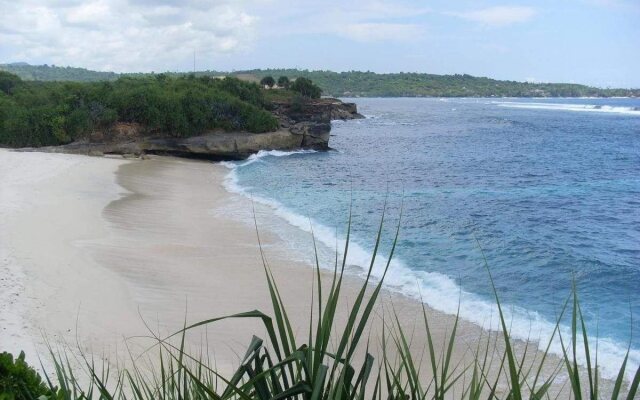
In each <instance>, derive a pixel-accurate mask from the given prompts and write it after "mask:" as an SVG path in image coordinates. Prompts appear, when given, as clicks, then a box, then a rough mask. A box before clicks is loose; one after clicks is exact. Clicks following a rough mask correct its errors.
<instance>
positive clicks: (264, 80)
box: [260, 76, 276, 88]
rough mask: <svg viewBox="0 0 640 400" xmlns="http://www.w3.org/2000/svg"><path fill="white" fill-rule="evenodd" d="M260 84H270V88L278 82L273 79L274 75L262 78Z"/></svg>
mask: <svg viewBox="0 0 640 400" xmlns="http://www.w3.org/2000/svg"><path fill="white" fill-rule="evenodd" d="M260 84H261V85H262V86H269V87H270V88H271V87H273V85H275V84H276V80H275V79H273V76H265V77H264V78H262V80H261V81H260Z"/></svg>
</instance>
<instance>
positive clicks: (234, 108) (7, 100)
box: [0, 72, 278, 147]
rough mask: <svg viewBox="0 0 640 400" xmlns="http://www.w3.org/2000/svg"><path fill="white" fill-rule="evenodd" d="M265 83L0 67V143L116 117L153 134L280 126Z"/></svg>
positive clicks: (83, 131)
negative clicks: (48, 73) (109, 77)
mask: <svg viewBox="0 0 640 400" xmlns="http://www.w3.org/2000/svg"><path fill="white" fill-rule="evenodd" d="M266 106H267V104H266V102H265V100H264V97H263V93H262V90H261V89H260V87H259V86H258V85H256V84H255V83H249V82H243V81H240V80H238V79H236V78H232V77H228V78H225V79H214V78H211V77H198V78H196V77H195V76H193V75H191V76H184V77H179V78H172V77H169V76H166V75H163V74H161V75H148V76H145V77H137V78H130V77H125V78H120V79H118V80H116V81H113V82H95V83H78V82H27V81H22V80H20V79H19V78H17V77H16V76H15V75H11V74H8V73H6V72H0V145H3V146H10V147H24V146H34V147H37V146H46V145H59V144H65V143H69V142H71V141H73V140H76V139H80V138H82V137H84V136H86V135H88V134H89V133H91V132H95V131H99V130H103V131H106V130H108V129H109V128H110V127H111V126H113V124H115V123H116V122H128V123H138V124H141V125H142V126H143V127H144V129H145V131H146V132H147V133H148V134H149V135H161V136H172V137H188V136H193V135H198V134H202V133H204V132H206V131H208V130H213V129H223V130H227V131H231V130H233V131H248V132H254V133H259V132H267V131H273V130H275V129H277V127H278V121H277V119H276V118H275V117H274V116H273V115H272V114H271V113H270V112H269V111H267V110H266V109H265V107H266Z"/></svg>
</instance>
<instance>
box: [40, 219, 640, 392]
mask: <svg viewBox="0 0 640 400" xmlns="http://www.w3.org/2000/svg"><path fill="white" fill-rule="evenodd" d="M383 221H384V218H383ZM380 225H381V228H380V230H379V232H382V222H381V224H380ZM398 226H399V224H398ZM398 231H399V229H397V230H396V236H395V237H396V238H395V240H394V244H393V245H392V247H391V254H390V257H389V260H390V259H391V257H392V256H393V251H394V249H395V243H396V242H397V238H398ZM380 236H381V234H380V233H379V234H378V237H377V239H376V246H375V249H376V251H374V254H373V257H372V261H371V264H370V267H369V271H368V273H367V275H366V276H367V277H366V280H365V282H364V283H363V284H362V286H361V288H360V290H359V291H358V294H357V296H356V297H355V298H354V299H350V301H349V302H350V306H345V305H344V304H343V303H342V300H343V298H342V297H341V290H342V289H343V273H344V270H345V267H346V259H347V257H346V253H347V251H348V248H349V239H348V238H349V231H348V232H347V244H346V246H345V249H344V255H343V256H342V258H341V259H338V257H337V256H336V261H335V264H334V266H333V276H332V277H331V282H325V283H324V284H323V283H322V282H321V280H322V274H321V272H320V266H319V265H316V269H315V271H314V272H313V276H314V292H313V293H310V295H311V296H312V304H311V306H310V310H309V311H310V316H309V325H308V335H307V336H306V339H301V337H300V336H297V335H295V334H294V327H293V326H292V325H291V323H290V321H289V317H288V315H287V309H286V305H285V304H284V302H283V300H282V297H281V293H280V291H279V289H278V287H277V284H276V282H275V280H274V277H273V275H272V272H271V270H270V268H269V266H268V265H267V263H266V261H264V260H265V258H264V254H262V259H263V266H264V273H265V277H266V283H267V285H268V288H269V293H270V298H271V303H272V307H273V312H272V316H269V315H266V314H264V313H262V312H260V311H257V310H256V311H248V312H244V313H239V314H234V315H229V316H224V317H219V318H213V319H210V320H205V321H201V322H198V323H196V324H193V325H190V326H185V327H184V328H183V329H181V330H179V331H177V332H175V333H174V334H172V335H170V336H168V337H162V338H161V337H159V336H158V335H157V334H156V333H154V332H153V331H152V330H150V333H151V337H150V338H151V339H152V340H153V343H154V345H153V346H151V347H150V348H149V349H148V350H147V352H148V351H151V350H152V349H157V351H158V353H157V357H158V359H157V362H156V367H155V368H156V369H154V370H152V371H150V372H149V371H147V370H145V368H144V366H143V365H136V363H135V359H134V360H133V363H134V365H133V367H132V368H129V369H124V370H121V371H118V373H117V374H115V375H114V374H113V373H111V374H110V373H109V371H108V370H107V371H106V372H105V371H104V370H103V371H98V370H97V368H96V367H95V364H94V362H93V360H92V359H89V358H88V357H86V356H84V355H83V358H84V359H83V360H81V362H82V363H83V366H82V368H80V369H79V368H78V367H74V366H73V365H72V363H71V362H70V361H69V358H68V357H66V356H65V355H56V354H54V353H53V352H52V356H53V361H54V364H55V374H56V377H57V382H56V386H54V384H53V383H49V386H50V388H51V391H52V392H55V393H56V395H55V396H49V397H47V396H45V397H44V398H43V397H41V399H46V398H49V399H54V398H55V399H93V398H95V399H100V400H102V399H135V400H146V399H167V400H173V399H215V400H226V399H242V400H253V399H255V400H281V399H292V400H293V399H297V400H363V399H365V398H366V399H369V398H370V399H373V400H383V399H393V400H396V399H397V400H405V399H415V400H426V399H434V400H444V399H469V400H479V399H487V400H489V399H509V400H521V399H524V398H528V399H552V398H557V396H562V398H573V399H576V400H581V399H583V398H585V399H587V398H588V399H591V400H596V399H600V398H602V397H603V396H607V397H610V398H611V399H612V400H617V399H627V400H633V399H635V398H636V394H637V391H638V384H639V383H640V369H638V370H637V371H635V375H634V377H633V380H632V382H631V383H630V384H627V383H626V382H625V381H624V376H625V373H626V368H627V367H626V363H627V361H626V359H625V360H624V362H623V363H622V365H621V366H620V370H619V374H618V377H617V379H616V380H615V381H614V382H612V383H611V384H610V385H609V386H607V389H606V390H605V389H603V386H602V383H603V382H602V379H601V378H600V375H599V374H600V372H599V366H598V354H597V346H596V347H595V354H594V353H593V352H592V351H593V350H594V347H593V346H590V343H589V340H588V339H587V332H586V328H585V325H584V320H583V314H582V310H581V308H580V305H579V301H578V297H577V294H576V292H575V288H574V291H573V293H572V295H571V296H569V298H568V299H567V300H566V302H565V303H564V306H563V307H562V309H561V310H559V311H560V314H559V318H558V321H560V320H561V319H562V318H563V315H567V314H570V315H569V318H570V321H571V327H572V328H571V334H570V336H569V337H563V336H562V334H561V332H560V330H559V329H558V325H556V329H555V331H554V335H553V336H554V337H557V338H559V339H560V341H561V342H562V347H563V349H564V356H563V357H561V360H560V361H553V362H551V361H549V360H550V359H551V357H548V350H549V346H550V344H551V340H553V338H552V339H551V340H550V341H549V345H548V346H547V347H546V351H545V352H544V353H543V355H542V357H539V356H538V355H534V353H535V351H533V350H531V349H529V346H532V347H535V346H536V344H533V343H527V344H526V346H525V348H524V350H522V349H520V350H517V349H516V347H517V346H516V342H515V341H514V340H512V339H511V338H510V336H509V330H508V328H507V326H508V325H507V322H506V321H505V316H504V314H503V310H502V307H501V304H500V301H499V297H498V295H497V292H496V289H495V286H493V280H492V278H491V274H490V272H489V269H488V268H487V271H488V276H489V281H490V282H491V283H492V287H493V290H494V293H495V299H496V303H497V307H498V314H499V317H500V322H501V326H500V328H501V331H502V333H501V334H500V335H488V336H487V337H486V338H482V337H480V338H477V344H475V345H474V344H471V343H469V342H468V339H469V338H465V339H462V340H459V339H460V338H458V337H457V328H458V318H457V317H456V318H455V319H454V321H453V323H452V326H451V327H450V329H448V330H447V332H449V333H448V338H446V340H445V342H444V343H436V342H435V341H434V337H433V336H432V333H431V332H432V331H431V327H432V325H430V321H429V317H428V313H427V312H426V310H425V309H424V307H423V308H422V312H421V315H418V316H417V320H416V322H417V326H416V329H423V330H424V333H425V337H426V343H413V334H414V332H405V331H404V330H403V328H402V325H401V324H400V321H399V318H398V316H397V314H396V313H395V311H394V310H393V308H391V310H390V311H386V312H385V314H384V315H383V318H386V319H385V320H383V324H382V326H381V329H380V331H370V329H371V325H370V322H371V319H372V318H373V316H374V314H375V310H376V308H375V307H376V304H377V302H378V298H379V296H380V294H381V290H382V284H383V281H384V276H385V275H386V272H387V271H388V269H389V265H390V261H387V263H386V266H385V269H384V274H383V278H382V280H380V281H378V282H374V281H372V280H371V272H372V269H373V265H374V263H375V258H376V254H377V249H378V245H379V243H380ZM258 240H259V238H258ZM315 259H316V260H318V258H317V257H316V258H315ZM316 262H317V261H316ZM345 307H346V310H347V318H346V320H345V321H342V322H338V318H337V317H336V316H337V310H340V309H345ZM225 319H255V320H258V321H261V323H262V325H263V327H264V329H265V331H266V335H267V337H266V339H265V340H263V339H260V338H258V337H255V336H254V337H253V339H252V340H251V342H250V344H249V346H248V348H247V351H246V353H245V355H244V357H243V358H242V359H241V363H240V366H239V368H238V369H237V370H236V372H235V373H234V374H232V375H231V376H223V375H222V374H220V373H219V372H218V371H217V370H216V365H215V362H212V361H211V359H210V358H208V356H205V355H203V354H202V353H199V355H193V354H189V353H187V352H186V351H185V335H186V334H187V333H188V332H191V331H194V330H196V329H198V328H202V327H205V326H207V325H209V324H215V323H216V322H218V321H222V320H225ZM338 324H340V329H336V325H338ZM558 324H559V322H558ZM303 337H304V336H303ZM498 341H501V342H502V343H499V342H498ZM416 345H417V346H418V348H416ZM374 347H376V348H379V349H380V350H379V351H378V357H379V358H378V359H377V360H376V359H375V358H374V356H373V355H372V354H371V351H370V349H372V348H374ZM579 347H582V348H583V350H584V353H585V354H586V358H587V360H588V362H587V366H586V367H580V366H578V361H577V353H578V349H579ZM456 348H462V350H463V352H464V351H468V352H470V354H471V355H472V360H471V361H470V363H468V364H463V363H459V362H458V361H456V360H455V358H454V356H453V355H454V352H455V349H456ZM528 350H529V352H528ZM144 364H145V365H146V363H144ZM103 368H104V365H103ZM550 371H551V372H550ZM81 376H82V377H83V378H84V380H85V381H86V380H87V379H88V382H89V383H83V382H84V381H83V380H82V379H78V377H81ZM114 376H115V380H113V377H114ZM110 377H111V380H110ZM562 382H564V384H563V383H562ZM605 392H606V393H605Z"/></svg>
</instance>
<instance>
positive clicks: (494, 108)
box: [233, 99, 640, 365]
mask: <svg viewBox="0 0 640 400" xmlns="http://www.w3.org/2000/svg"><path fill="white" fill-rule="evenodd" d="M347 100H348V101H355V102H356V103H357V104H358V108H359V111H360V112H361V113H362V114H365V115H366V116H367V119H364V120H354V121H347V122H336V123H334V126H333V130H332V138H331V143H330V145H331V147H332V148H334V149H335V151H330V152H326V153H305V154H292V155H288V156H286V157H282V155H283V154H280V153H272V155H268V154H263V155H262V156H261V157H258V158H255V159H254V160H252V161H250V162H245V163H238V164H237V166H236V168H235V170H234V172H233V173H234V174H235V178H236V179H237V184H238V185H239V186H240V187H241V188H244V189H243V190H244V191H245V192H246V193H250V194H252V195H254V196H259V197H260V198H263V199H265V200H272V201H273V202H271V204H272V206H274V207H277V208H280V211H281V214H283V213H284V214H286V215H289V214H290V215H291V218H290V221H291V222H293V223H295V222H296V221H300V218H299V217H295V216H296V215H299V216H304V217H310V218H311V219H312V221H313V224H314V225H315V226H314V230H316V233H317V234H318V236H319V237H320V239H321V242H323V243H325V244H326V245H327V246H331V245H333V243H335V237H333V232H335V230H336V229H337V232H338V236H339V237H342V236H343V235H344V230H345V226H346V222H347V215H348V208H349V203H350V199H351V198H353V210H354V219H353V230H354V233H353V235H354V242H355V243H356V244H357V245H358V246H357V248H356V249H355V250H354V257H353V258H352V259H351V263H352V264H358V265H361V266H362V265H364V264H365V263H366V261H367V259H366V256H367V254H366V253H367V252H368V251H370V250H371V249H372V248H373V244H374V239H375V232H376V229H377V227H378V224H379V222H380V217H381V214H382V208H383V205H384V202H385V198H388V220H387V225H386V227H387V229H385V232H386V234H385V236H384V239H385V240H384V245H383V246H382V247H383V253H385V254H387V253H388V250H389V244H390V242H391V236H392V233H393V232H392V231H393V230H394V227H395V226H394V225H395V224H396V223H397V221H398V210H399V208H400V205H401V203H402V204H403V210H404V211H403V212H404V216H403V219H402V221H401V231H400V240H399V242H398V249H397V252H396V255H395V257H394V259H395V260H396V261H397V262H396V263H394V264H393V265H392V272H391V276H390V280H389V283H390V285H391V286H392V287H394V288H395V289H397V290H399V291H403V292H405V293H407V294H410V295H417V293H418V290H420V291H421V292H422V296H423V297H424V299H425V300H426V301H427V303H429V304H430V305H431V306H433V307H435V308H437V309H440V310H442V311H445V312H455V309H456V306H457V302H458V300H459V299H460V296H462V301H463V307H462V316H463V317H465V318H468V319H470V320H473V321H475V322H478V323H481V324H483V323H484V324H485V325H486V324H488V322H486V321H487V318H488V315H486V314H490V313H491V311H490V308H489V304H491V291H490V286H489V279H488V275H487V270H486V268H485V267H484V263H483V259H482V253H481V251H480V248H481V249H482V250H483V251H484V254H485V255H486V258H487V261H488V263H489V266H490V269H491V272H492V274H493V277H494V279H495V282H496V286H497V290H498V293H499V295H500V297H501V300H502V301H503V302H504V303H505V304H508V305H509V306H508V308H509V310H510V318H514V320H513V323H512V326H513V328H512V329H513V330H514V331H515V333H516V335H517V336H521V337H526V336H527V335H528V334H529V333H531V336H532V337H536V335H539V336H541V337H544V335H545V329H546V330H548V329H549V327H550V326H551V325H550V324H551V323H552V322H553V321H554V320H555V318H556V316H557V313H558V311H559V308H560V306H561V304H562V302H563V301H564V300H565V298H566V296H567V295H569V294H570V291H571V286H572V279H575V281H576V284H577V286H578V289H579V295H580V300H581V304H582V309H583V312H584V313H585V317H586V319H587V322H588V326H589V329H590V334H592V336H595V335H596V326H597V327H598V336H599V337H600V338H601V342H602V346H601V349H603V350H602V352H603V353H607V354H604V355H603V356H602V358H601V360H602V361H601V362H603V363H607V362H609V363H613V364H615V362H616V360H619V358H620V357H621V354H622V352H623V351H624V348H625V347H626V346H627V345H628V344H629V343H630V340H631V346H632V348H633V354H632V362H634V363H635V365H637V363H638V361H640V353H639V351H640V324H638V322H637V321H638V320H640V108H639V107H640V100H634V99H572V100H569V99H553V100H539V99H538V100H525V99H509V100H492V99H449V100H444V99H443V100H440V99H347ZM554 104H556V105H554ZM557 104H562V105H557ZM289 235H291V234H289ZM292 239H293V238H292ZM452 288H454V290H453V291H452ZM457 288H461V289H460V290H462V294H459V293H460V292H459V290H458V289H457ZM632 314H633V315H634V316H635V319H634V321H633V322H632V319H631V315H632ZM598 322H599V323H598ZM632 327H633V329H634V331H635V332H637V334H635V335H634V337H633V338H632V339H630V330H631V328H632ZM607 357H610V358H609V359H607Z"/></svg>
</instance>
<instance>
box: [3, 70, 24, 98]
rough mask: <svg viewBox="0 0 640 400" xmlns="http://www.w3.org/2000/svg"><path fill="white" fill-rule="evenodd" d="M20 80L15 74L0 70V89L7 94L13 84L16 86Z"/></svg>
mask: <svg viewBox="0 0 640 400" xmlns="http://www.w3.org/2000/svg"><path fill="white" fill-rule="evenodd" d="M20 82H22V79H20V78H19V77H18V76H17V75H14V74H11V73H9V72H4V71H0V90H1V91H3V92H5V93H6V94H9V92H10V91H11V89H13V88H14V87H15V86H18V85H19V84H20Z"/></svg>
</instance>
